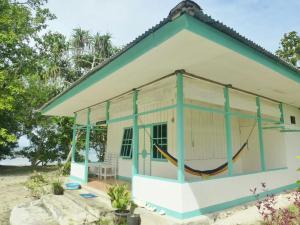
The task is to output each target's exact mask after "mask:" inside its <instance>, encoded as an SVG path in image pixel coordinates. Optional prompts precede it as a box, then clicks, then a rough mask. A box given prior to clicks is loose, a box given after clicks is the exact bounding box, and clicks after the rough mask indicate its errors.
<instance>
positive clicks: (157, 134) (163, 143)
mask: <svg viewBox="0 0 300 225" xmlns="http://www.w3.org/2000/svg"><path fill="white" fill-rule="evenodd" d="M167 132H168V128H167V124H158V125H154V126H153V134H152V138H153V151H152V158H153V159H162V160H165V157H164V156H163V155H162V154H161V153H160V152H159V151H158V150H157V148H156V146H155V145H154V143H156V144H158V145H159V146H160V147H161V148H162V149H163V150H166V151H168V134H167Z"/></svg>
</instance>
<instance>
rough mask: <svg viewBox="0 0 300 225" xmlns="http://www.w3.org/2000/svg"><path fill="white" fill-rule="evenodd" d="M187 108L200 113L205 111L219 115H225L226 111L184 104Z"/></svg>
mask: <svg viewBox="0 0 300 225" xmlns="http://www.w3.org/2000/svg"><path fill="white" fill-rule="evenodd" d="M184 107H185V108H188V109H193V110H198V111H204V112H212V113H219V114H224V113H225V112H224V110H221V109H214V108H210V107H206V106H201V105H193V104H184Z"/></svg>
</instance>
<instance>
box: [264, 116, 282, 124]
mask: <svg viewBox="0 0 300 225" xmlns="http://www.w3.org/2000/svg"><path fill="white" fill-rule="evenodd" d="M261 120H262V121H263V122H270V123H274V124H280V121H279V120H273V119H270V118H263V117H262V118H261Z"/></svg>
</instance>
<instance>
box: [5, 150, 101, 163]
mask: <svg viewBox="0 0 300 225" xmlns="http://www.w3.org/2000/svg"><path fill="white" fill-rule="evenodd" d="M89 160H90V161H91V162H98V158H97V154H96V152H95V151H94V150H93V149H91V150H90V151H89ZM56 163H57V162H53V163H49V165H51V164H56ZM0 165H4V166H29V165H30V162H29V161H28V159H26V158H22V157H18V158H14V159H4V160H1V161H0Z"/></svg>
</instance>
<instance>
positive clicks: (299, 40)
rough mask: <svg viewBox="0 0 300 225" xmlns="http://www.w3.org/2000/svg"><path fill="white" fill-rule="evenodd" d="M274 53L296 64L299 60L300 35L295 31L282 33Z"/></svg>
mask: <svg viewBox="0 0 300 225" xmlns="http://www.w3.org/2000/svg"><path fill="white" fill-rule="evenodd" d="M276 55H277V56H279V57H280V58H282V59H283V60H285V61H286V62H289V63H291V64H293V65H294V66H297V62H298V60H300V36H299V35H298V34H297V32H296V31H292V32H289V33H286V34H284V36H283V38H282V39H281V41H280V47H279V49H278V50H277V51H276Z"/></svg>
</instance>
